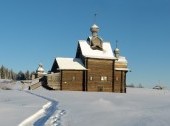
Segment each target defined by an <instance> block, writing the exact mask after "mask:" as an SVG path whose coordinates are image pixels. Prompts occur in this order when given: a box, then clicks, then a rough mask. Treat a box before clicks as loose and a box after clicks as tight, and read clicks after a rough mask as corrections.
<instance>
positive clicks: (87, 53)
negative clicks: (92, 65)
mask: <svg viewBox="0 0 170 126" xmlns="http://www.w3.org/2000/svg"><path fill="white" fill-rule="evenodd" d="M79 46H80V49H81V52H82V55H83V56H84V57H89V58H98V59H116V58H115V56H114V54H113V51H112V48H111V45H110V43H109V42H103V50H94V49H92V48H91V47H90V45H89V43H88V42H87V41H85V40H79Z"/></svg>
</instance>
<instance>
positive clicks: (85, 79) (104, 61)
mask: <svg viewBox="0 0 170 126" xmlns="http://www.w3.org/2000/svg"><path fill="white" fill-rule="evenodd" d="M90 31H91V33H92V35H91V36H89V37H88V38H87V40H79V41H78V45H77V52H76V56H75V58H62V57H57V58H55V60H54V63H53V65H52V68H51V73H50V74H48V75H46V80H47V85H48V86H49V87H51V88H52V89H56V90H69V91H99V92H119V93H125V92H126V73H127V72H128V68H127V60H126V58H125V57H122V56H120V55H119V54H120V51H119V49H118V48H117V47H116V49H115V50H112V47H111V44H110V43H109V42H105V41H103V40H102V39H101V38H100V37H99V36H98V31H99V27H98V26H97V25H96V24H94V25H93V26H92V27H91V28H90Z"/></svg>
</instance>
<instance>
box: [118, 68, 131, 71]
mask: <svg viewBox="0 0 170 126" xmlns="http://www.w3.org/2000/svg"><path fill="white" fill-rule="evenodd" d="M115 70H122V71H129V69H128V68H115Z"/></svg>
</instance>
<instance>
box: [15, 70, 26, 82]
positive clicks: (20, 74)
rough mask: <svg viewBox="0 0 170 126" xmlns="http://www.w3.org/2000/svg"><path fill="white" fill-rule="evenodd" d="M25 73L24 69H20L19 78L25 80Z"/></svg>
mask: <svg viewBox="0 0 170 126" xmlns="http://www.w3.org/2000/svg"><path fill="white" fill-rule="evenodd" d="M25 79H26V78H25V74H24V73H23V72H22V71H19V72H18V74H17V80H25Z"/></svg>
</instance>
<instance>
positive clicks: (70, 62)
mask: <svg viewBox="0 0 170 126" xmlns="http://www.w3.org/2000/svg"><path fill="white" fill-rule="evenodd" d="M56 62H57V63H58V66H59V69H60V70H63V69H64V70H86V68H85V67H84V65H83V63H82V61H81V59H79V58H61V57H58V58H56Z"/></svg>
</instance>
